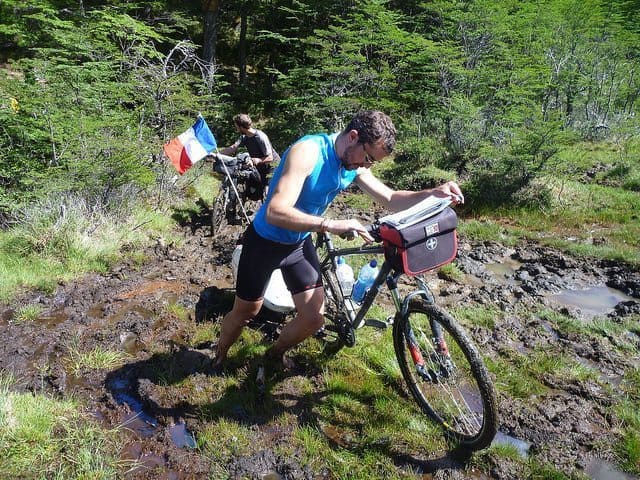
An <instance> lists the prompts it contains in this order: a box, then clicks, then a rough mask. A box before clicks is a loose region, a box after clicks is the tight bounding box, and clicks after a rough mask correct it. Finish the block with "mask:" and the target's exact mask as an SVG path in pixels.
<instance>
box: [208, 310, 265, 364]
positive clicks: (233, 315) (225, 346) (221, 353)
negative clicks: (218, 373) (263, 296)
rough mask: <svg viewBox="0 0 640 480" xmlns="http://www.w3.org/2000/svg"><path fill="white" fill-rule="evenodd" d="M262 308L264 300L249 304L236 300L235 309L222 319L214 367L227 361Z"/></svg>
mask: <svg viewBox="0 0 640 480" xmlns="http://www.w3.org/2000/svg"><path fill="white" fill-rule="evenodd" d="M260 307H262V300H257V301H254V302H248V301H246V300H242V299H240V298H238V297H236V298H235V301H234V302H233V308H232V309H231V311H230V312H229V313H227V314H226V315H225V316H224V318H223V319H222V330H221V331H220V338H219V339H218V347H217V352H216V359H215V364H214V367H219V366H220V365H222V362H223V361H224V360H226V358H227V353H228V352H229V348H231V346H232V345H233V344H234V343H235V342H236V340H237V339H238V337H239V336H240V334H241V333H242V329H243V328H244V327H245V326H246V325H247V323H249V321H251V319H252V318H253V317H255V316H256V315H257V314H258V312H259V311H260Z"/></svg>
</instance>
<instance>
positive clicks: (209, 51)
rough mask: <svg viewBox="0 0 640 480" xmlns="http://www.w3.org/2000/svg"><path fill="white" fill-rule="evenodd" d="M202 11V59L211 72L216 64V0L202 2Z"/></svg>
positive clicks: (217, 8)
mask: <svg viewBox="0 0 640 480" xmlns="http://www.w3.org/2000/svg"><path fill="white" fill-rule="evenodd" d="M202 9H203V11H204V38H203V41H202V59H203V60H204V61H205V63H206V64H207V66H208V69H209V71H210V72H211V71H212V70H213V68H212V67H213V65H214V64H215V62H216V42H217V39H218V10H219V4H218V0H204V2H203V4H202Z"/></svg>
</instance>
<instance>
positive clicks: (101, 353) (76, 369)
mask: <svg viewBox="0 0 640 480" xmlns="http://www.w3.org/2000/svg"><path fill="white" fill-rule="evenodd" d="M128 358H129V355H128V354H127V353H125V352H121V351H114V350H105V349H104V348H102V347H95V348H94V349H93V350H91V351H89V352H86V353H82V352H78V351H77V350H75V349H72V350H70V352H69V358H68V363H67V365H68V368H69V372H70V373H71V374H73V375H76V376H78V375H79V374H80V373H81V372H82V371H83V370H85V369H87V370H111V369H114V368H117V367H120V366H122V365H123V364H124V363H125V361H126V360H127V359H128Z"/></svg>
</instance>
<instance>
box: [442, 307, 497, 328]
mask: <svg viewBox="0 0 640 480" xmlns="http://www.w3.org/2000/svg"><path fill="white" fill-rule="evenodd" d="M451 314H452V315H453V316H454V318H456V319H457V320H458V321H459V322H460V323H461V324H462V325H464V326H467V327H469V326H481V327H484V328H487V329H489V330H493V329H494V328H495V327H496V320H502V319H503V318H504V313H503V312H501V311H500V310H499V309H498V308H497V307H494V306H492V305H472V306H464V305H459V306H456V307H454V308H452V309H451Z"/></svg>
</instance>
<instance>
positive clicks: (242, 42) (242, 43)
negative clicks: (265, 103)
mask: <svg viewBox="0 0 640 480" xmlns="http://www.w3.org/2000/svg"><path fill="white" fill-rule="evenodd" d="M248 10H249V5H248V4H246V3H245V4H243V5H242V7H241V10H240V38H239V40H238V68H239V70H240V75H239V82H240V85H246V83H247V23H248V20H247V11H248Z"/></svg>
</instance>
